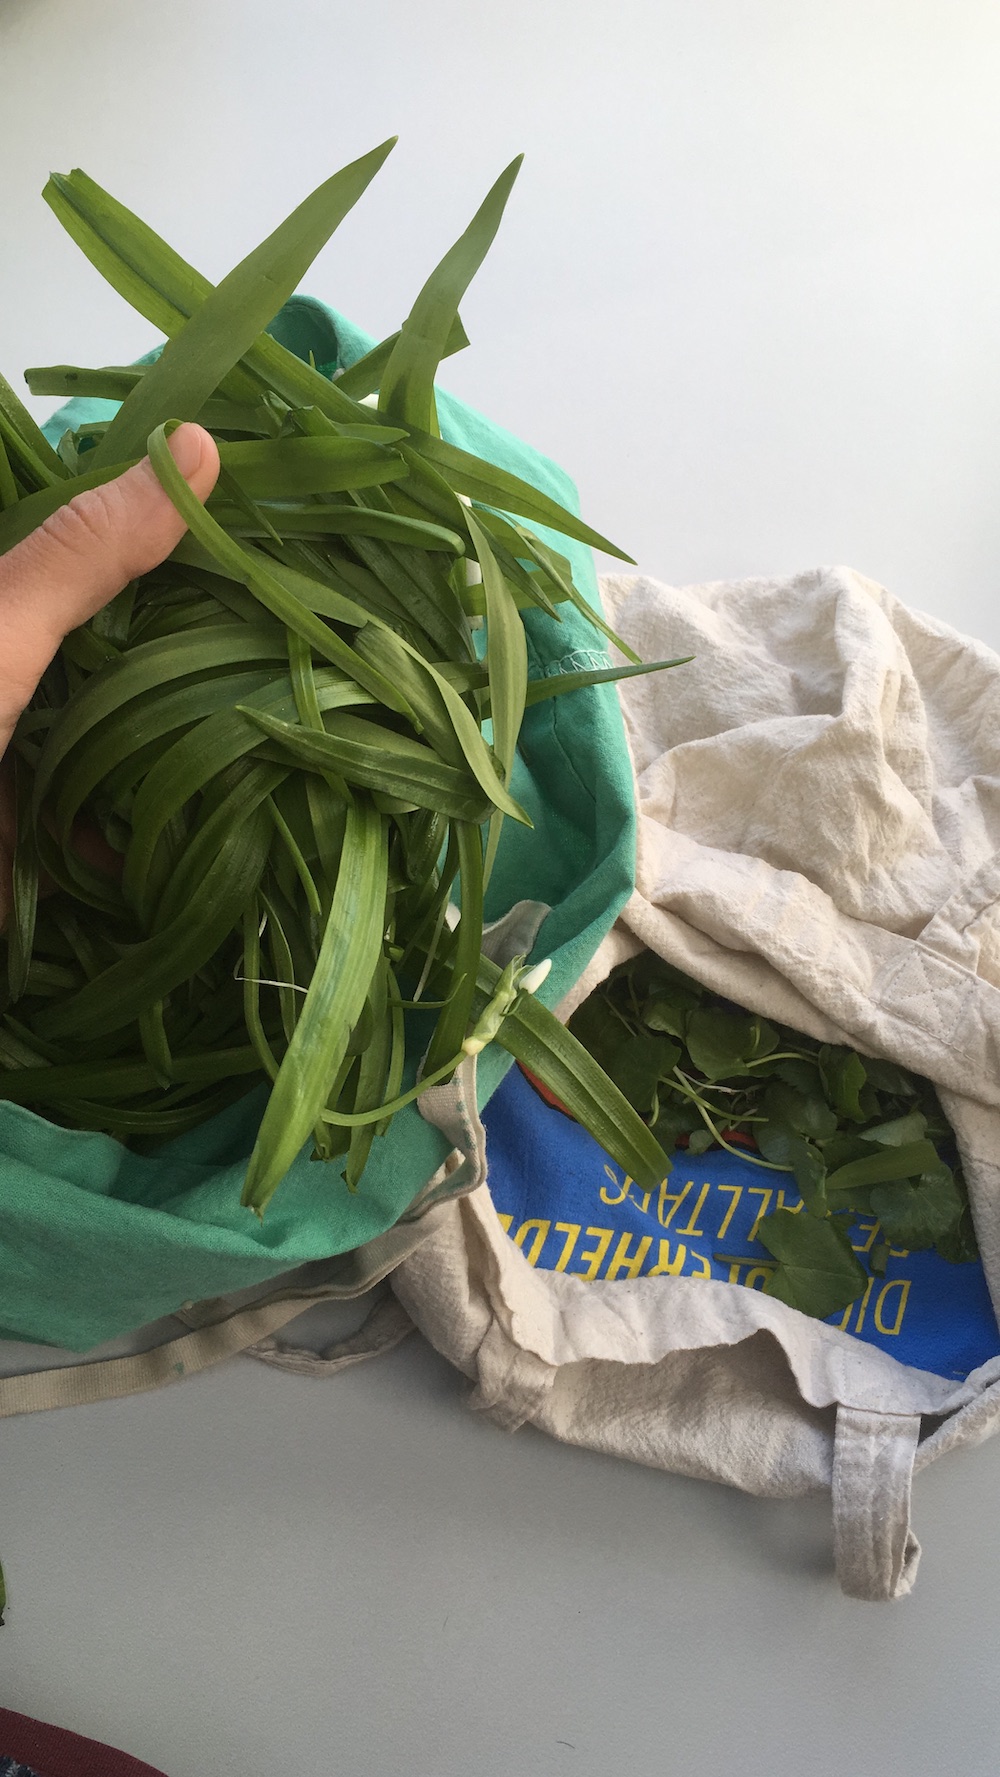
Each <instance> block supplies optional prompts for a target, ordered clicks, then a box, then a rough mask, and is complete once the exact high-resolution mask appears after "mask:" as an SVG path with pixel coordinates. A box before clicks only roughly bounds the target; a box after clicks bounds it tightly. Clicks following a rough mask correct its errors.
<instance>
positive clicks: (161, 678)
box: [35, 622, 363, 809]
mask: <svg viewBox="0 0 1000 1777" xmlns="http://www.w3.org/2000/svg"><path fill="white" fill-rule="evenodd" d="M284 659H285V648H284V636H283V635H282V633H281V631H280V629H278V628H277V626H276V625H275V626H274V627H272V626H271V625H270V624H267V623H263V622H262V623H261V624H259V625H257V626H251V625H250V624H237V623H225V624H221V623H220V624H218V625H214V626H213V627H212V628H211V629H199V630H195V631H186V632H184V631H182V632H181V633H180V634H179V635H171V636H167V637H165V638H164V639H163V640H162V641H154V642H144V643H142V644H141V646H140V647H138V648H134V649H132V650H131V651H130V652H129V653H128V654H123V655H122V656H121V657H120V658H119V659H118V660H114V661H111V662H110V663H109V664H108V665H107V666H106V667H105V668H104V669H103V670H102V671H101V672H100V673H99V674H97V675H96V676H95V677H94V678H93V679H91V680H90V681H89V682H88V683H87V684H86V685H84V686H83V687H82V688H81V689H80V691H79V692H78V693H77V695H76V697H75V698H72V699H71V700H70V702H69V703H68V704H67V705H66V707H65V709H64V710H63V711H62V712H61V713H60V715H59V717H58V718H57V720H56V721H55V722H54V723H53V725H52V727H51V728H50V730H49V733H48V736H47V738H46V741H45V745H44V747H43V749H42V757H41V761H40V763H39V767H38V772H37V775H36V778H35V807H36V809H37V808H38V807H39V806H40V804H41V802H42V800H43V799H44V797H45V796H46V795H47V794H48V789H49V785H50V783H51V781H52V779H53V777H54V775H55V773H56V771H57V770H58V769H59V767H60V766H61V764H62V762H63V760H64V759H65V758H66V757H67V756H68V755H69V753H70V752H71V751H72V749H73V748H74V747H76V746H78V745H79V743H80V741H81V740H82V739H83V737H84V736H85V735H86V734H87V733H88V731H89V730H90V729H92V728H93V727H94V726H95V725H96V724H97V723H98V722H101V721H103V719H104V718H105V717H106V716H110V715H113V714H114V712H115V711H116V710H117V709H118V708H120V706H121V705H122V704H123V703H125V702H127V701H128V700H129V699H130V698H133V697H139V696H141V695H142V694H143V693H145V692H147V691H151V690H155V689H157V688H158V687H159V686H161V685H164V684H166V683H168V681H169V680H171V679H178V678H183V677H185V676H188V675H193V674H196V673H197V674H201V673H207V672H209V671H210V670H211V669H212V668H213V667H215V668H217V667H220V666H227V665H231V664H233V663H239V662H248V661H253V660H274V661H275V662H279V663H281V665H282V666H283V665H284ZM362 664H363V663H362Z"/></svg>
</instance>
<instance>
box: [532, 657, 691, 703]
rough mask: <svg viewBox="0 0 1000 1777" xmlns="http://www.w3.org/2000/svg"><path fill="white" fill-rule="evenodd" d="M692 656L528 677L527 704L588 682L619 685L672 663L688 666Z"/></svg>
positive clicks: (559, 694) (581, 687)
mask: <svg viewBox="0 0 1000 1777" xmlns="http://www.w3.org/2000/svg"><path fill="white" fill-rule="evenodd" d="M693 659H694V655H693V654H684V655H682V656H681V657H680V658H678V659H677V660H647V661H644V662H640V664H639V665H638V666H604V667H594V668H592V669H590V668H588V669H587V670H586V671H585V672H576V673H574V672H570V673H552V674H550V675H549V677H548V678H545V679H529V681H528V690H527V694H526V696H525V700H524V701H525V706H526V707H527V708H530V707H532V706H533V705H534V704H536V703H544V701H545V699H546V698H548V697H565V696H566V694H567V693H568V692H570V691H582V690H584V689H585V688H586V686H588V685H616V684H617V683H618V681H619V679H637V678H639V677H640V676H641V675H642V674H644V673H662V672H666V670H667V668H668V667H671V666H687V665H688V662H689V661H691V660H693Z"/></svg>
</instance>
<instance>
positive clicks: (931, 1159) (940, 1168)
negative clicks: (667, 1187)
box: [570, 951, 977, 1318]
mask: <svg viewBox="0 0 1000 1777" xmlns="http://www.w3.org/2000/svg"><path fill="white" fill-rule="evenodd" d="M570 1029H571V1030H572V1031H573V1033H574V1035H575V1036H577V1037H578V1038H579V1039H580V1041H581V1043H583V1044H584V1046H585V1047H586V1048H587V1049H588V1050H589V1051H590V1053H591V1054H592V1055H593V1056H594V1058H595V1060H597V1061H598V1062H599V1063H600V1065H601V1067H602V1068H603V1069H604V1071H605V1072H606V1073H607V1075H608V1077H609V1078H610V1079H611V1080H613V1081H614V1082H615V1084H616V1085H617V1086H618V1087H619V1089H620V1090H621V1092H622V1093H623V1094H624V1096H625V1097H626V1098H627V1099H628V1101H629V1104H630V1105H631V1106H632V1107H633V1109H634V1110H636V1111H637V1112H638V1113H639V1115H640V1116H641V1117H642V1118H643V1119H644V1121H645V1122H646V1123H647V1124H648V1125H649V1127H650V1129H651V1130H652V1132H653V1134H654V1135H655V1136H656V1138H657V1140H658V1141H660V1142H661V1143H662V1145H663V1147H664V1148H665V1149H672V1148H677V1147H684V1148H685V1149H686V1151H687V1152H688V1153H689V1154H704V1153H705V1152H706V1151H707V1150H708V1149H709V1148H726V1149H728V1150H729V1152H730V1153H734V1154H738V1156H739V1157H740V1159H741V1160H745V1161H750V1162H752V1163H753V1164H754V1165H757V1166H760V1167H762V1168H764V1169H766V1170H767V1171H770V1172H778V1173H788V1174H791V1176H792V1177H793V1178H794V1180H795V1184H796V1186H797V1187H798V1190H799V1193H800V1195H801V1198H802V1210H801V1211H793V1210H791V1209H787V1208H782V1209H776V1210H772V1211H771V1213H770V1214H769V1215H767V1216H764V1217H763V1218H762V1220H761V1221H760V1223H759V1225H758V1234H757V1237H758V1239H759V1240H760V1241H761V1243H762V1244H763V1246H764V1247H765V1248H766V1249H767V1251H768V1252H769V1253H770V1254H771V1255H772V1258H773V1260H774V1264H773V1268H772V1269H771V1273H770V1276H769V1278H768V1280H767V1283H766V1285H765V1289H766V1292H767V1294H768V1295H771V1296H777V1297H779V1298H780V1300H781V1301H783V1302H788V1303H790V1304H791V1306H792V1307H793V1308H800V1309H802V1310H803V1311H804V1312H805V1313H807V1314H813V1315H818V1316H819V1317H820V1318H823V1317H824V1316H826V1315H828V1314H833V1313H835V1312H837V1311H838V1310H839V1309H842V1308H846V1307H847V1306H848V1304H849V1303H851V1302H853V1301H855V1300H857V1298H858V1297H859V1296H860V1295H862V1294H863V1293H864V1291H865V1288H866V1287H867V1284H868V1282H869V1272H868V1271H867V1270H866V1268H865V1265H864V1264H863V1263H862V1259H861V1255H859V1254H858V1253H857V1252H856V1251H855V1250H854V1248H853V1246H852V1244H851V1240H850V1238H849V1230H850V1227H851V1224H852V1223H853V1222H854V1220H855V1219H856V1218H857V1217H858V1216H859V1215H864V1216H866V1217H869V1218H871V1217H874V1218H875V1220H876V1221H877V1224H878V1228H877V1232H876V1237H875V1239H874V1240H873V1242H872V1244H871V1247H870V1250H869V1252H868V1254H867V1255H866V1256H867V1259H868V1263H869V1264H870V1266H871V1272H872V1273H873V1274H875V1275H878V1276H881V1275H882V1274H883V1273H884V1272H885V1267H886V1260H887V1258H888V1254H889V1250H890V1248H892V1247H895V1248H906V1249H908V1250H917V1251H921V1250H925V1249H929V1248H935V1249H936V1250H937V1251H938V1252H939V1253H940V1254H941V1256H942V1257H943V1258H945V1259H949V1260H952V1261H954V1262H955V1263H959V1262H962V1261H965V1260H971V1259H975V1258H976V1257H977V1247H976V1241H975V1235H974V1232H973V1227H972V1217H971V1213H970V1210H969V1201H968V1195H967V1193H966V1189H965V1184H964V1181H963V1178H962V1173H961V1168H960V1167H959V1166H958V1164H957V1162H956V1161H955V1157H954V1137H953V1135H952V1132H951V1129H950V1128H949V1125H948V1123H947V1121H946V1119H945V1116H944V1113H943V1112H942V1110H941V1106H940V1104H939V1103H938V1098H937V1094H936V1092H935V1090H934V1087H933V1086H932V1085H931V1083H930V1081H929V1080H925V1079H922V1078H920V1077H919V1076H918V1075H916V1074H912V1073H909V1072H908V1071H907V1070H906V1069H905V1068H902V1067H898V1066H897V1065H896V1064H895V1063H894V1062H890V1061H879V1060H875V1059H873V1058H871V1057H869V1056H864V1057H862V1056H861V1055H858V1054H857V1053H855V1051H854V1050H852V1049H843V1048H840V1047H837V1046H834V1045H833V1044H829V1043H817V1042H814V1041H813V1039H812V1038H810V1037H805V1036H802V1035H801V1034H800V1033H799V1032H797V1031H793V1030H789V1029H787V1028H786V1027H785V1026H784V1025H777V1024H772V1023H770V1022H769V1021H768V1020H767V1019H766V1018H760V1017H757V1016H756V1015H755V1014H753V1013H750V1012H746V1011H743V1010H742V1009H741V1008H740V1007H738V1006H735V1005H733V1004H732V1003H731V1002H729V1001H727V1000H724V999H721V998H720V997H719V996H718V995H717V994H714V993H711V992H710V991H709V990H708V989H706V988H703V987H701V986H699V984H698V983H697V982H696V981H693V980H692V979H691V977H690V976H688V975H685V974H682V973H681V971H680V970H679V969H675V968H673V967H672V966H671V965H670V964H669V963H667V962H664V961H663V960H662V958H660V957H658V956H655V955H653V953H652V952H650V951H644V952H642V953H641V954H640V955H639V956H638V957H635V958H634V959H633V960H632V961H631V962H627V963H624V964H623V965H622V966H621V967H620V968H618V969H616V970H614V972H613V973H612V974H611V975H610V976H609V977H608V979H607V981H605V982H604V983H603V984H602V985H601V986H600V987H599V988H598V989H597V990H596V992H594V993H593V994H591V996H590V997H589V999H587V1000H585V1001H584V1003H583V1005H582V1006H580V1007H579V1009H578V1010H577V1011H576V1012H575V1013H574V1015H573V1018H572V1019H571V1020H570ZM720 1256H721V1255H720Z"/></svg>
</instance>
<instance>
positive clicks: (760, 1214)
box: [747, 1185, 774, 1240]
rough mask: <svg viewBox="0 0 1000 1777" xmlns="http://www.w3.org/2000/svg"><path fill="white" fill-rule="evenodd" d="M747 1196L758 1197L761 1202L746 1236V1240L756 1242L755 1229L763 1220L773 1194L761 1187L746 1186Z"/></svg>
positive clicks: (771, 1191)
mask: <svg viewBox="0 0 1000 1777" xmlns="http://www.w3.org/2000/svg"><path fill="white" fill-rule="evenodd" d="M747 1196H748V1197H759V1198H760V1200H761V1202H760V1208H759V1210H758V1211H757V1220H756V1221H755V1222H754V1225H753V1227H752V1228H751V1230H750V1232H749V1234H748V1235H747V1239H748V1240H756V1238H757V1229H758V1228H759V1227H760V1224H761V1222H762V1221H763V1220H764V1217H765V1216H766V1214H767V1212H768V1210H769V1208H770V1206H771V1198H772V1197H773V1196H774V1192H773V1190H768V1189H766V1188H765V1187H764V1186H763V1185H748V1186H747Z"/></svg>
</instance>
